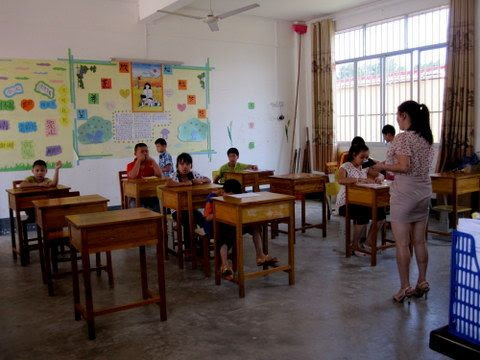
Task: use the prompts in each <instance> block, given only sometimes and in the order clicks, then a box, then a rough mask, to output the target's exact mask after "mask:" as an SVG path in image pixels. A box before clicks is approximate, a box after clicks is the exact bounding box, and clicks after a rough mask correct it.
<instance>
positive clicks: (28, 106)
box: [20, 99, 35, 111]
mask: <svg viewBox="0 0 480 360" xmlns="http://www.w3.org/2000/svg"><path fill="white" fill-rule="evenodd" d="M20 105H21V106H22V109H23V110H25V111H30V110H32V109H33V108H34V107H35V102H34V101H33V100H32V99H23V100H22V102H21V103H20Z"/></svg>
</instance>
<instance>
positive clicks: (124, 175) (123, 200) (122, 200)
mask: <svg viewBox="0 0 480 360" xmlns="http://www.w3.org/2000/svg"><path fill="white" fill-rule="evenodd" d="M124 179H128V175H127V172H126V171H119V172H118V182H119V184H120V204H121V206H122V209H126V205H127V199H126V198H125V195H124V193H123V183H122V180H124Z"/></svg>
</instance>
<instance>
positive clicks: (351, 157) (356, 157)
mask: <svg viewBox="0 0 480 360" xmlns="http://www.w3.org/2000/svg"><path fill="white" fill-rule="evenodd" d="M365 159H368V147H367V145H365V144H357V145H352V146H350V149H349V150H348V159H347V160H348V161H351V162H352V163H353V164H354V165H356V166H360V165H362V164H363V161H364V160H365Z"/></svg>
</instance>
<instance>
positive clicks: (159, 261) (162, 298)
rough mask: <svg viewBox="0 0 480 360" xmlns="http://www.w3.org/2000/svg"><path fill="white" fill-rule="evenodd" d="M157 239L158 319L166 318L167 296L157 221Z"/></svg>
mask: <svg viewBox="0 0 480 360" xmlns="http://www.w3.org/2000/svg"><path fill="white" fill-rule="evenodd" d="M158 225H159V229H158V234H157V237H158V241H157V277H158V293H159V296H160V303H159V306H160V320H161V321H165V320H167V297H166V294H165V265H164V261H163V259H164V258H165V254H164V253H163V251H164V245H163V242H164V239H163V238H162V236H163V234H164V228H163V222H162V221H159V224H158Z"/></svg>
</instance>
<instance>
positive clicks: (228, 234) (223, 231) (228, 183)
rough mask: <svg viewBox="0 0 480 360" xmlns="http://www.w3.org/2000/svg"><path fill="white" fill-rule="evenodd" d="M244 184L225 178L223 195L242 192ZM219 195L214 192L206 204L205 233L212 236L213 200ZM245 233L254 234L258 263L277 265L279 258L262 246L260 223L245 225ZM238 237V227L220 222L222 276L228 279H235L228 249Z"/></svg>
mask: <svg viewBox="0 0 480 360" xmlns="http://www.w3.org/2000/svg"><path fill="white" fill-rule="evenodd" d="M241 193H242V185H241V184H240V183H239V182H238V181H237V180H234V179H229V180H225V183H224V184H223V189H222V192H221V195H233V194H241ZM215 196H217V194H216V193H212V194H210V195H208V197H207V204H206V205H205V212H204V216H205V225H204V229H205V233H206V234H207V235H208V236H209V237H210V238H211V237H212V233H213V229H212V226H213V224H212V223H213V200H212V198H214V197H215ZM243 233H244V234H245V233H248V234H252V235H253V245H254V246H255V252H256V256H257V265H258V266H263V265H269V266H276V264H277V263H278V261H279V260H278V259H277V258H276V257H271V256H270V255H265V254H264V253H263V248H262V229H261V227H260V225H258V224H252V225H247V226H244V227H243ZM235 238H236V229H235V227H234V226H231V225H227V224H223V223H220V224H219V234H218V244H217V246H219V247H220V258H221V262H222V266H221V272H222V277H223V278H224V279H226V280H232V279H233V270H232V267H231V266H230V264H229V263H228V258H227V257H228V250H230V249H231V248H232V247H233V245H234V243H235Z"/></svg>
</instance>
